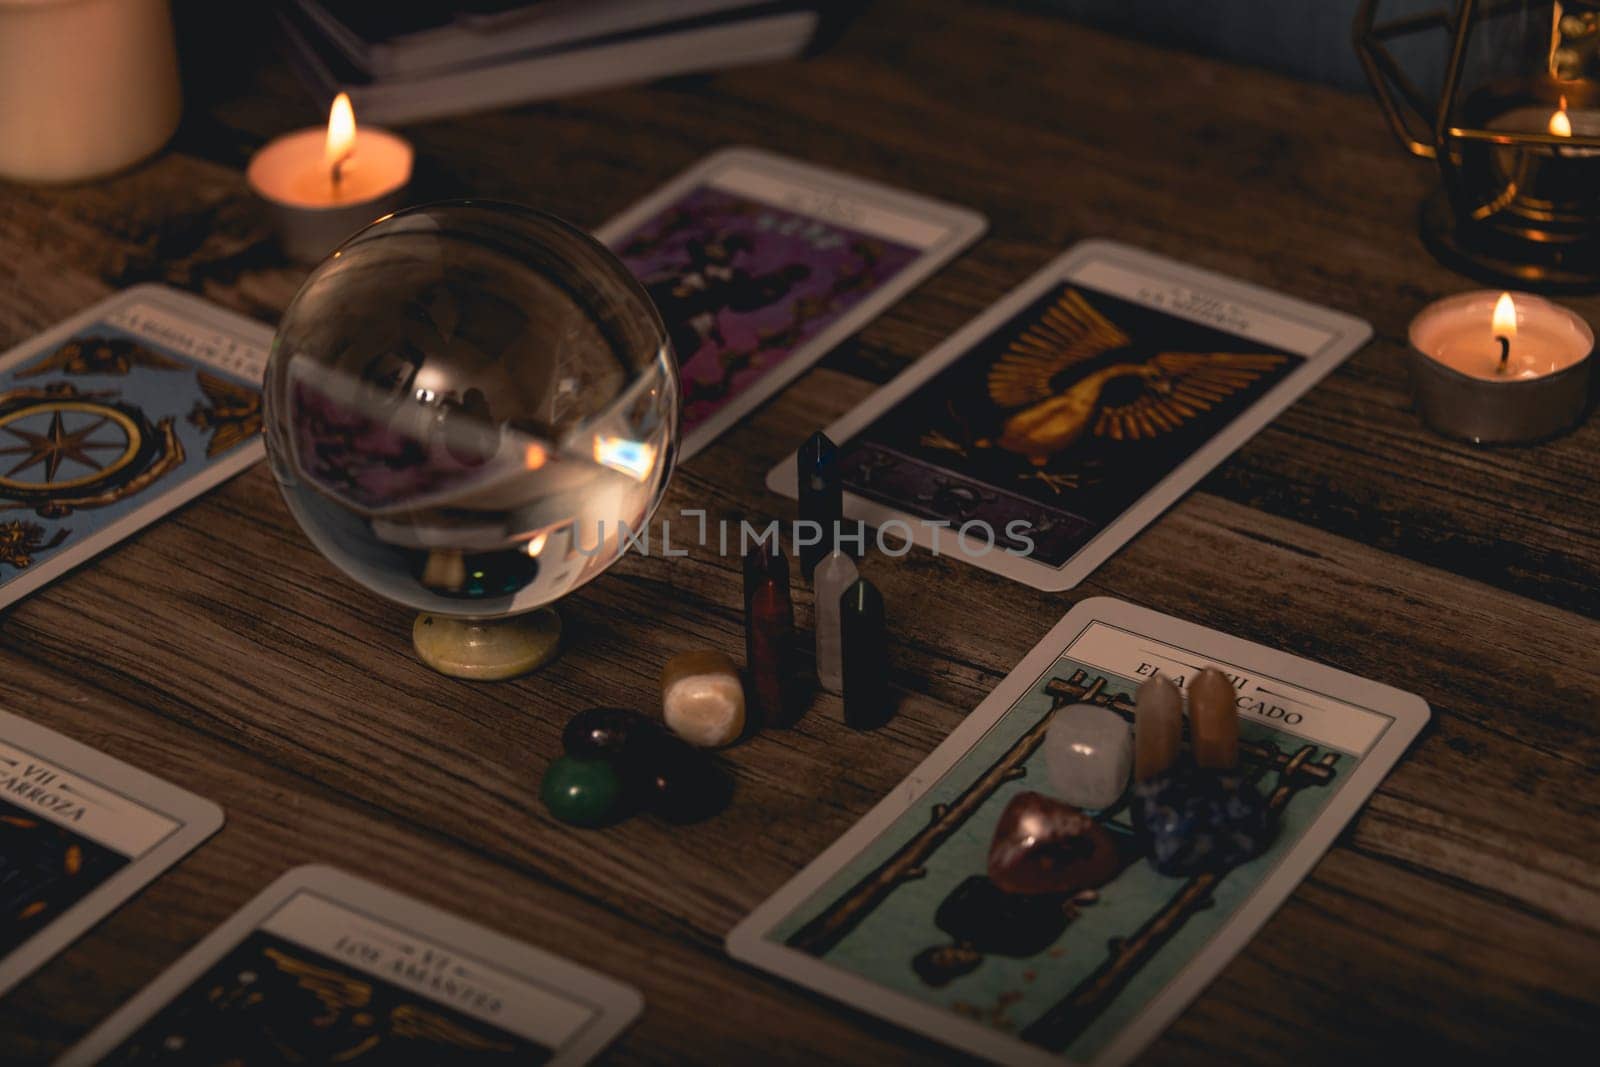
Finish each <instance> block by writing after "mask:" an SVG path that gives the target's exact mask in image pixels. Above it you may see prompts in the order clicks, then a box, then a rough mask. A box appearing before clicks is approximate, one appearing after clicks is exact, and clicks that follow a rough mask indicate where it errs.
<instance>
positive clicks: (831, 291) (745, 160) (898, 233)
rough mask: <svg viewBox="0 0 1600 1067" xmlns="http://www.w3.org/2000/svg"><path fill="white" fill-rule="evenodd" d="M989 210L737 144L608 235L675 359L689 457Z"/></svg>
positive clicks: (945, 254)
mask: <svg viewBox="0 0 1600 1067" xmlns="http://www.w3.org/2000/svg"><path fill="white" fill-rule="evenodd" d="M983 227H984V220H983V218H982V216H980V215H977V214H975V213H973V212H971V211H966V210H964V209H962V208H957V207H953V206H951V205H949V204H943V203H939V202H938V201H934V200H930V199H928V198H926V197H922V196H917V195H915V194H912V193H908V192H903V191H901V190H897V189H890V188H887V187H885V186H881V185H878V184H876V183H873V182H867V181H862V180H861V179H858V178H852V177H848V176H846V175H843V174H838V173H836V172H833V171H829V170H824V169H823V168H820V167H814V166H810V165H808V164H803V163H799V162H796V161H794V160H789V159H783V158H781V157H779V156H774V155H771V154H770V153H766V152H759V151H756V150H753V149H745V148H739V149H728V150H725V151H722V152H718V153H716V154H715V155H713V156H711V157H710V158H709V159H706V160H705V161H703V162H701V163H700V164H698V165H696V166H695V167H693V168H691V169H690V170H689V171H687V172H686V173H684V174H682V175H680V176H679V177H678V178H676V179H674V180H673V181H671V182H669V183H668V184H667V185H666V186H664V187H663V188H662V189H661V190H659V191H658V192H656V193H654V194H653V195H651V196H650V197H648V198H647V199H645V200H644V201H643V202H641V203H640V204H638V205H636V206H635V207H633V208H631V209H629V210H628V211H626V212H624V213H623V214H622V215H620V216H618V217H617V218H616V219H613V220H612V221H611V222H609V223H607V224H606V225H605V226H603V227H601V229H600V230H599V232H598V234H597V236H598V237H599V238H600V240H601V241H603V242H604V243H606V244H607V245H609V246H610V247H611V248H612V249H613V250H615V251H616V253H617V255H618V256H620V257H621V259H622V261H623V262H624V263H626V264H627V265H628V267H629V269H631V270H632V271H633V272H634V274H635V275H636V276H637V277H638V279H639V281H640V282H641V283H642V284H643V285H644V288H645V290H646V292H647V293H648V294H649V296H650V298H651V300H652V301H653V302H654V303H655V305H656V308H657V310H659V311H660V313H661V318H662V320H663V322H664V324H665V325H666V327H667V332H668V334H669V335H670V337H671V339H672V347H673V350H674V352H675V353H676V354H677V358H678V366H679V372H680V378H681V384H682V389H683V443H682V445H681V448H680V451H681V455H682V458H684V459H688V458H689V457H690V456H692V455H694V454H695V453H696V452H698V451H699V450H700V449H701V448H704V447H705V446H706V445H707V444H709V443H710V442H711V441H712V440H714V439H715V438H716V437H717V436H718V435H719V434H721V433H722V432H723V431H724V430H726V429H727V428H728V427H730V426H732V425H733V424H734V423H735V422H736V421H738V420H739V419H740V418H743V417H744V415H746V414H747V413H749V412H750V411H751V410H753V409H754V408H755V407H756V406H757V405H759V404H760V403H761V402H762V401H763V400H765V399H766V398H768V397H770V396H771V395H772V394H773V393H775V392H777V391H778V390H779V389H781V388H783V386H784V385H786V384H787V383H788V382H789V381H791V380H792V379H793V378H794V377H795V376H796V375H798V374H800V373H801V372H802V371H804V370H805V369H806V368H807V367H809V366H810V365H811V364H812V363H815V362H816V361H817V360H818V359H820V358H821V357H822V356H823V355H824V354H826V353H827V352H828V350H829V349H831V348H833V347H834V346H835V345H837V344H838V343H839V342H840V341H842V340H844V339H845V338H846V337H848V336H849V335H850V334H851V333H854V332H855V331H856V330H858V329H860V327H861V326H862V325H864V324H865V323H866V322H867V321H868V320H870V319H871V318H872V317H873V316H874V315H876V314H878V313H879V312H880V311H882V310H883V309H884V308H886V307H888V306H889V305H890V304H891V303H893V302H894V301H895V300H897V299H899V298H900V297H901V296H904V295H905V294H906V293H907V292H909V291H910V290H911V289H912V288H913V287H914V286H916V285H917V284H918V283H919V282H921V281H922V280H923V279H924V278H926V277H927V276H928V275H929V274H931V273H932V272H933V271H934V270H936V269H937V268H938V267H939V266H941V265H942V264H944V263H945V262H947V261H948V260H949V259H950V258H951V257H952V256H954V255H955V254H956V253H957V252H959V251H961V249H962V248H964V247H965V246H966V245H968V244H969V243H971V242H972V241H973V240H975V239H976V238H977V236H978V235H979V234H980V233H981V232H982V231H983Z"/></svg>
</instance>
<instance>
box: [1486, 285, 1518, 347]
mask: <svg viewBox="0 0 1600 1067" xmlns="http://www.w3.org/2000/svg"><path fill="white" fill-rule="evenodd" d="M1479 321H1482V320H1479ZM1494 335H1495V336H1496V337H1505V338H1508V339H1509V338H1513V337H1516V336H1517V305H1516V301H1514V300H1512V299H1511V294H1510V293H1501V294H1500V299H1499V300H1496V301H1495V304H1494Z"/></svg>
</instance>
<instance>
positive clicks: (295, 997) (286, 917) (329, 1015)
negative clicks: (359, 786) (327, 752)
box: [61, 867, 643, 1065]
mask: <svg viewBox="0 0 1600 1067" xmlns="http://www.w3.org/2000/svg"><path fill="white" fill-rule="evenodd" d="M642 1007H643V1001H642V1000H641V999H640V997H639V994H638V993H636V992H635V991H634V990H632V989H631V988H629V987H627V986H625V985H622V984H620V983H618V982H614V981H612V980H610V979H608V978H605V977H603V976H602V975H599V974H597V973H595V972H593V971H590V970H588V969H586V968H583V967H579V966H577V965H576V964H572V963H568V962H567V961H565V960H562V959H558V958H557V957H554V956H551V955H549V954H547V953H544V952H541V951H539V950H538V949H534V948H532V947H530V946H527V945H523V944H519V943H517V942H515V941H511V940H509V939H506V938H503V937H499V936H497V935H495V934H494V933H492V932H490V931H489V930H486V929H484V928H483V927H480V926H476V925H473V924H471V923H467V922H463V921H462V920H460V919H456V918H454V917H452V916H449V915H446V914H445V913H443V912H440V911H437V910H436V909H433V908H430V907H427V906H426V905H423V904H421V903H419V902H417V901H414V900H410V899H408V898H406V897H403V896H400V895H399V894H397V893H393V892H391V891H389V890H387V889H384V888H381V887H379V886H377V885H373V884H372V883H370V882H365V881H362V880H360V879H358V878H354V877H352V876H350V875H347V874H343V873H341V872H339V871H336V870H332V869H330V868H327V867H301V868H299V869H297V870H293V871H290V872H289V873H288V874H286V875H284V876H283V877H282V878H280V879H278V881H277V882H275V883H273V884H272V885H271V886H269V887H268V888H267V889H266V890H265V891H264V892H262V893H261V895H260V896H258V897H256V898H255V900H253V901H251V902H250V903H249V904H247V905H245V907H244V908H243V909H242V910H241V911H240V912H239V913H238V914H236V915H235V916H234V917H233V918H231V919H229V920H228V921H227V922H226V923H224V924H223V925H222V926H221V927H219V928H218V929H217V930H216V931H215V932H214V933H212V934H211V935H210V936H209V937H207V938H206V940H204V941H202V942H201V943H200V944H199V945H198V946H196V947H195V948H194V950H193V951H191V952H190V953H189V954H188V955H186V956H184V957H183V958H182V959H180V960H179V961H178V962H177V963H175V964H173V966H172V967H171V968H169V969H168V970H167V972H166V973H164V974H162V975H161V976H160V977H159V978H157V979H156V980H155V981H154V982H153V983H152V984H151V985H150V986H149V987H148V988H146V989H145V990H144V991H143V992H142V993H140V994H139V995H137V996H136V997H134V998H133V999H132V1000H131V1001H129V1002H128V1003H127V1004H125V1005H123V1007H122V1008H121V1009H119V1010H118V1011H117V1012H116V1013H115V1014H114V1015H112V1016H111V1017H110V1018H109V1019H107V1020H106V1021H105V1022H104V1023H102V1024H101V1025H100V1026H99V1028H97V1029H96V1030H95V1031H94V1032H93V1033H91V1034H90V1035H89V1036H88V1037H86V1038H85V1039H84V1040H83V1042H82V1043H81V1044H79V1045H78V1046H77V1047H75V1048H73V1049H72V1050H71V1051H70V1052H68V1053H67V1055H66V1056H65V1057H63V1058H62V1060H61V1063H63V1064H128V1065H133V1064H153V1063H161V1064H214V1063H233V1064H240V1065H252V1064H263V1065H265V1064H283V1063H357V1064H395V1065H400V1064H419V1063H449V1064H499V1063H515V1064H538V1063H551V1064H561V1065H571V1064H580V1063H585V1062H587V1061H588V1060H589V1059H590V1058H592V1057H593V1056H594V1055H596V1054H597V1053H598V1052H600V1051H601V1050H602V1049H604V1048H605V1046H606V1045H608V1044H609V1043H610V1042H611V1041H612V1040H613V1039H614V1038H615V1037H616V1036H617V1035H618V1034H619V1033H620V1032H621V1031H622V1030H623V1029H624V1028H625V1027H626V1026H628V1024H629V1023H631V1022H632V1021H633V1020H634V1018H635V1017H637V1015H638V1014H639V1011H640V1010H641V1008H642Z"/></svg>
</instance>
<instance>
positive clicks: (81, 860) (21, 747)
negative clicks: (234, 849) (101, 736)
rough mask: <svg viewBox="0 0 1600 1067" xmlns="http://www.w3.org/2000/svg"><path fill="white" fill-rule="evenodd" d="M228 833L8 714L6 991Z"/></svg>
mask: <svg viewBox="0 0 1600 1067" xmlns="http://www.w3.org/2000/svg"><path fill="white" fill-rule="evenodd" d="M221 825H222V810H221V809H220V808H218V807H217V806H216V805H215V804H212V803H211V802H210V801H207V800H202V799H201V798H199V797H197V796H194V795H192V794H190V793H187V792H184V791H183V790H181V789H178V788H177V787H175V786H172V785H169V784H168V783H166V782H163V781H161V780H159V779H157V778H153V777H151V776H150V775H148V774H145V773H144V772H142V771H139V770H137V769H136V768H134V767H131V766H129V765H127V764H125V763H122V762H121V761H119V760H116V759H113V758H111V757H110V756H107V755H105V754H104V753H101V752H97V751H95V750H94V749H91V748H89V747H87V746H85V745H81V744H79V743H77V742H76V741H73V740H71V739H69V738H66V737H63V736H62V735H60V734H58V733H55V732H53V731H50V730H46V729H45V728H44V727H42V726H38V725H36V724H34V723H32V722H29V721H28V720H27V719H24V718H21V717H19V716H16V715H12V714H10V713H8V712H4V711H0V994H3V993H5V991H6V990H8V989H10V988H11V987H12V986H13V985H15V984H16V983H18V982H20V981H21V980H22V979H23V978H25V977H26V976H27V975H28V974H30V973H31V972H32V971H33V970H34V969H35V968H37V967H38V966H39V965H41V964H42V963H44V962H45V961H46V960H48V959H49V958H50V957H51V956H53V955H55V954H56V953H57V952H59V951H61V949H63V948H65V947H66V946H67V945H69V944H71V943H72V942H73V941H74V940H75V939H76V938H78V937H79V936H80V935H82V934H83V933H84V932H85V931H86V930H88V929H89V928H90V927H92V926H93V925H94V924H95V923H97V922H99V921H100V920H101V919H103V918H105V917H106V916H107V915H108V914H110V913H111V912H112V911H113V910H115V909H116V908H117V907H118V906H119V905H121V904H122V903H123V901H125V900H127V899H128V898H129V897H131V896H132V895H133V894H135V893H137V892H138V891H139V890H140V889H142V888H143V887H144V886H145V885H146V884H147V883H148V882H150V881H151V880H152V879H154V878H155V877H156V876H157V875H159V874H161V872H163V871H165V870H166V869H167V868H168V867H170V866H172V864H174V863H176V862H177V861H178V860H179V859H181V858H182V857H183V856H184V855H185V854H187V853H188V852H189V851H190V850H191V849H193V848H194V847H195V846H197V845H198V844H200V842H202V841H204V840H205V839H206V838H207V837H209V836H210V835H211V834H213V833H215V832H216V830H217V828H218V827H220V826H221Z"/></svg>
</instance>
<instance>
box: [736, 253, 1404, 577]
mask: <svg viewBox="0 0 1600 1067" xmlns="http://www.w3.org/2000/svg"><path fill="white" fill-rule="evenodd" d="M1371 334H1372V330H1371V328H1370V327H1369V326H1368V325H1367V324H1366V323H1364V322H1362V321H1360V320H1359V319H1355V318H1351V317H1350V316H1348V315H1342V314H1339V313H1337V312H1334V311H1329V310H1326V309H1324V308H1318V307H1313V306H1311V305H1309V304H1303V303H1301V302H1299V301H1296V300H1291V299H1290V298H1288V297H1285V296H1280V295H1278V294H1275V293H1271V292H1268V291H1266V290H1264V289H1258V288H1256V287H1255V286H1251V285H1246V284H1244V283H1243V282H1238V281H1233V280H1230V279H1227V278H1222V277H1219V276H1217V275H1215V274H1208V273H1206V272H1204V271H1199V270H1195V269H1193V268H1190V267H1185V266H1183V265H1181V264H1179V263H1175V262H1173V261H1171V260H1168V259H1163V258H1161V257H1159V256H1154V255H1150V254H1148V253H1144V252H1139V251H1136V250H1134V249H1131V248H1127V247H1125V246H1122V245H1118V244H1114V243H1111V242H1106V241H1088V242H1085V243H1083V244H1080V245H1078V246H1076V247H1075V248H1073V249H1072V250H1071V251H1070V252H1068V253H1067V254H1066V255H1064V256H1062V257H1061V258H1059V259H1057V260H1056V261H1055V262H1053V263H1051V264H1050V265H1049V266H1047V267H1045V269H1044V270H1042V271H1040V272H1039V273H1038V274H1036V275H1034V276H1033V278H1031V279H1030V280H1028V281H1027V282H1025V283H1023V285H1022V286H1020V287H1019V288H1017V289H1016V290H1014V291H1012V292H1011V293H1010V294H1009V295H1008V296H1007V297H1006V298H1005V299H1003V300H1001V301H1000V303H998V304H996V305H995V306H994V307H992V308H990V309H989V310H988V311H987V312H985V313H984V314H983V315H980V316H979V317H978V318H977V319H975V320H974V321H972V322H971V323H969V324H968V325H966V326H965V327H963V328H962V329H961V330H960V331H959V332H958V333H956V334H955V335H954V336H953V337H951V338H950V339H949V340H948V341H946V342H944V343H943V344H941V345H939V346H938V347H937V348H935V349H934V350H933V351H932V352H930V353H928V354H927V355H926V356H924V357H923V358H922V359H920V360H918V361H917V362H916V363H914V364H913V365H912V366H910V367H909V368H907V369H906V371H905V372H904V373H902V374H901V375H900V376H899V377H897V378H895V379H894V380H893V381H892V382H890V383H889V384H888V385H886V386H884V387H883V388H882V389H880V390H879V391H878V392H877V393H875V394H873V395H872V396H871V397H869V398H868V399H867V400H866V401H865V402H864V403H862V404H861V405H860V406H858V407H857V408H856V409H855V410H854V411H851V412H850V413H849V414H848V415H846V416H844V417H843V418H842V419H840V420H838V421H837V422H835V423H834V424H833V425H831V426H829V427H828V428H827V431H826V432H827V434H828V436H830V437H831V438H833V440H834V441H835V442H836V443H837V444H838V445H839V462H840V467H841V472H842V476H843V480H844V487H845V514H846V515H847V516H848V517H849V518H852V519H860V520H863V521H865V522H867V523H869V524H871V525H873V526H877V527H878V528H879V537H880V539H882V538H884V537H885V535H886V534H887V533H888V531H889V529H891V528H893V529H894V530H895V531H896V532H897V534H898V535H899V536H898V537H895V538H894V539H893V540H892V541H889V542H888V543H891V544H899V543H900V542H901V540H902V539H904V540H910V541H914V542H916V543H917V544H920V545H922V546H923V547H924V548H928V549H931V550H932V551H934V552H935V553H940V552H944V553H953V554H956V555H958V556H960V558H962V559H965V560H968V561H969V562H972V563H975V564H977V565H978V566H980V567H983V568H985V569H986V570H991V571H994V572H996V573H998V574H1003V575H1006V576H1007V577H1010V578H1015V579H1017V580H1018V581H1021V582H1025V583H1027V584H1028V585H1031V586H1033V587H1034V588H1037V589H1043V590H1045V591H1047V592H1056V591H1060V590H1063V589H1070V588H1072V587H1073V586H1075V585H1077V584H1078V582H1080V581H1082V580H1083V579H1084V578H1086V577H1088V575H1089V573H1090V572H1091V571H1093V570H1094V569H1095V568H1096V567H1098V566H1099V565H1100V564H1101V563H1102V562H1104V561H1105V559H1106V558H1107V557H1108V556H1110V555H1111V553H1113V552H1115V551H1116V550H1117V549H1118V548H1120V547H1121V546H1122V545H1123V544H1124V543H1126V542H1127V541H1128V540H1129V539H1130V538H1132V537H1133V536H1134V535H1135V534H1136V533H1138V532H1139V530H1141V529H1143V528H1144V527H1145V526H1146V525H1147V524H1148V523H1150V522H1151V521H1152V520H1154V519H1155V518H1156V516H1158V515H1160V514H1161V512H1162V511H1163V510H1164V509H1166V508H1167V507H1168V506H1169V505H1171V504H1172V503H1173V502H1174V501H1176V500H1177V499H1178V497H1180V496H1181V495H1183V493H1185V492H1187V491H1188V490H1189V489H1190V488H1192V487H1193V486H1194V484H1195V483H1196V482H1198V481H1199V480H1200V479H1201V478H1202V477H1204V476H1205V475H1206V474H1207V473H1208V472H1209V471H1210V470H1211V469H1212V468H1213V467H1215V466H1216V465H1217V464H1219V463H1221V462H1222V461H1223V460H1224V459H1226V458H1227V456H1228V455H1229V454H1230V453H1231V452H1233V451H1234V449H1236V448H1238V447H1239V446H1240V445H1241V444H1243V443H1244V442H1245V441H1246V440H1248V439H1249V438H1250V437H1251V436H1252V435H1253V434H1254V433H1255V432H1256V431H1258V430H1260V429H1261V427H1263V426H1265V425H1266V424H1267V423H1268V422H1270V421H1271V420H1272V419H1273V418H1275V417H1276V416H1277V415H1278V413H1279V412H1281V411H1283V410H1284V409H1285V408H1287V407H1288V406H1289V405H1290V404H1292V403H1293V402H1294V401H1295V400H1296V399H1297V398H1299V397H1300V396H1301V395H1302V394H1303V393H1305V392H1306V391H1307V390H1309V389H1310V388H1311V387H1312V386H1313V385H1315V384H1316V383H1317V382H1318V381H1319V380H1321V379H1322V377H1323V376H1324V375H1326V374H1328V372H1330V371H1331V370H1333V368H1334V367H1336V366H1338V364H1339V363H1340V362H1341V361H1343V360H1344V359H1345V358H1346V357H1347V356H1349V355H1350V354H1351V353H1352V352H1354V351H1355V350H1356V349H1358V348H1360V347H1361V345H1363V344H1364V343H1366V341H1367V339H1368V338H1369V337H1370V336H1371ZM767 484H768V486H769V487H770V488H771V489H773V490H774V491H776V492H780V493H786V494H788V495H789V496H794V495H795V494H796V489H795V464H794V457H793V456H792V455H791V456H790V457H789V458H788V459H786V460H785V461H784V462H782V463H780V464H779V465H778V466H777V467H775V468H773V470H772V472H771V473H770V474H769V475H768V476H767Z"/></svg>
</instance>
